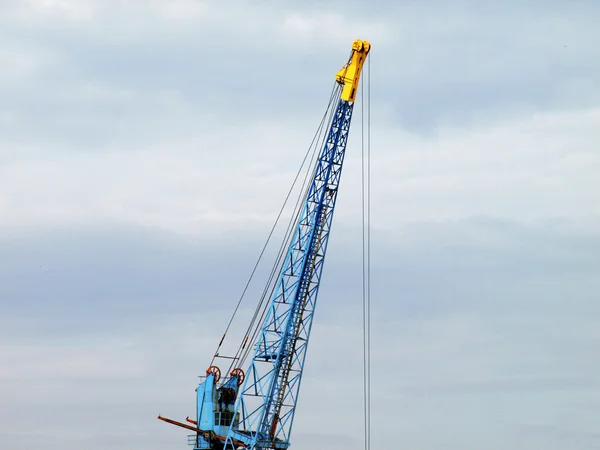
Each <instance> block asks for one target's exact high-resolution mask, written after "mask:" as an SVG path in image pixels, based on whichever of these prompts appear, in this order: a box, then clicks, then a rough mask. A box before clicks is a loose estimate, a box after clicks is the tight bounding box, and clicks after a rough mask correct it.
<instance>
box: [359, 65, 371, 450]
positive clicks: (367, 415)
mask: <svg viewBox="0 0 600 450" xmlns="http://www.w3.org/2000/svg"><path fill="white" fill-rule="evenodd" d="M370 61H371V59H370V58H369V61H367V68H368V74H367V75H368V77H367V89H368V90H367V103H366V105H367V119H366V122H367V133H366V135H367V145H366V152H365V94H364V92H365V89H364V84H365V83H364V78H363V79H362V80H361V84H362V89H361V188H362V190H361V218H362V305H363V409H364V410H363V414H364V444H365V450H369V449H370V448H371V64H370Z"/></svg>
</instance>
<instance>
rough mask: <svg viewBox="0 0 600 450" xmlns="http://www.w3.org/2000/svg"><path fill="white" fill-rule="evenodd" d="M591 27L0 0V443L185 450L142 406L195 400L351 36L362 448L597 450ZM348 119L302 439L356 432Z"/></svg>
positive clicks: (488, 15)
mask: <svg viewBox="0 0 600 450" xmlns="http://www.w3.org/2000/svg"><path fill="white" fill-rule="evenodd" d="M341 6H343V7H341ZM599 17H600V7H599V6H598V5H597V4H596V2H591V1H578V2H572V3H571V4H569V5H568V6H565V4H564V3H563V2H536V1H530V2H525V3H523V2H521V3H519V4H517V3H514V2H504V3H501V4H498V2H496V3H493V2H479V3H478V4H477V6H476V7H475V6H474V5H473V4H472V3H471V2H460V1H457V2H441V1H435V2H429V3H428V4H427V5H424V4H423V3H422V2H403V3H402V4H398V5H394V4H391V3H389V2H383V1H375V2H370V3H369V7H368V8H366V7H365V4H364V3H361V2H352V1H351V2H350V3H348V2H344V3H341V2H337V1H330V2H305V3H303V4H302V5H301V6H299V5H296V4H294V3H292V2H273V1H266V0H265V1H262V2H257V3H254V4H253V5H252V6H250V5H248V4H246V3H244V2H238V1H232V2H228V3H226V4H223V2H212V1H191V0H177V1H171V2H163V1H158V0H156V1H148V2H126V1H117V0H106V1H102V2H100V1H97V0H85V1H84V0H78V1H70V0H47V1H43V2H40V1H5V2H3V3H2V5H0V28H1V29H2V30H3V39H2V40H1V42H0V98H2V102H1V104H0V403H1V404H2V405H3V408H0V446H1V447H2V448H7V449H11V450H12V449H15V450H20V449H25V448H31V447H32V446H35V445H38V446H39V445H40V443H42V442H43V445H44V446H45V448H47V449H49V450H54V449H56V450H58V449H61V450H71V449H76V448H81V447H83V446H94V447H101V448H105V449H110V450H116V449H127V450H135V449H137V448H140V449H141V448H144V449H156V450H158V449H163V448H171V447H172V448H175V446H177V445H181V448H183V446H184V445H185V435H184V433H183V432H181V431H180V430H178V429H173V427H169V426H167V425H165V424H161V423H159V422H158V421H157V420H156V418H155V416H156V415H157V414H158V413H161V414H164V415H167V416H172V417H174V418H179V419H182V418H184V417H185V416H186V415H188V414H191V413H192V411H193V406H194V398H193V389H194V388H195V383H196V382H197V379H196V376H197V375H200V374H202V372H203V371H204V370H205V366H206V365H207V364H208V362H209V360H210V358H211V356H212V353H213V351H214V347H215V344H216V343H217V342H218V340H219V339H220V337H221V333H222V331H223V328H224V326H225V324H226V323H227V320H228V318H229V315H230V313H231V311H232V310H233V307H234V305H235V303H236V301H237V298H238V296H239V294H240V293H241V290H242V289H243V286H244V283H245V281H246V277H247V276H248V274H249V272H250V270H251V268H252V266H253V263H254V260H255V258H256V256H257V255H258V253H259V251H260V248H261V244H262V242H263V241H264V239H265V237H266V234H267V233H268V230H269V227H270V225H271V223H272V221H273V219H274V218H275V215H276V213H277V211H278V208H279V206H280V204H281V202H282V201H283V199H284V197H285V193H286V192H287V189H288V187H289V185H290V183H291V181H292V179H293V177H294V175H295V173H296V170H297V167H298V166H299V164H300V162H301V161H302V157H303V155H304V151H305V150H306V148H307V147H308V145H309V143H310V140H311V138H312V134H313V132H314V130H315V129H316V127H317V126H318V124H319V121H320V118H321V116H322V114H323V110H324V107H325V102H326V100H327V98H328V94H329V89H330V88H331V84H332V82H333V74H334V73H335V72H336V71H337V70H338V69H339V66H340V65H341V64H342V63H343V62H344V58H345V57H346V56H347V52H348V50H349V45H350V43H351V42H352V40H353V39H355V38H357V37H361V38H366V39H370V40H371V41H372V42H373V45H374V47H373V53H372V55H371V57H370V59H371V61H372V66H371V79H370V89H371V123H372V129H371V133H372V177H373V180H372V218H373V221H372V227H373V228H372V242H373V251H372V283H373V311H372V314H373V331H372V335H373V388H372V392H373V422H372V423H373V439H374V441H373V443H374V446H377V447H379V448H387V447H391V446H401V447H409V448H412V449H415V450H419V449H428V450H432V449H459V448H460V449H461V450H465V449H466V450H469V449H482V448H485V449H486V450H495V449H498V450H499V449H505V448H545V449H549V450H553V449H556V450H559V449H560V450H562V449H564V448H572V449H581V450H585V449H593V448H597V447H598V445H600V435H599V434H598V432H597V431H596V429H597V424H596V422H597V421H596V418H597V416H598V412H599V411H600V377H599V375H598V374H599V373H600V365H599V363H598V359H597V358H595V357H594V355H595V349H596V348H597V347H598V345H600V333H599V332H598V327H597V323H598V320H600V307H599V306H598V298H599V297H600V279H599V278H598V276H597V274H598V273H599V272H600V258H598V256H597V255H598V254H600V233H599V231H598V230H599V229H600V228H599V224H600V209H599V207H598V205H599V204H600V183H599V182H598V177H597V174H598V171H599V170H600V153H599V152H598V148H600V90H599V89H598V86H599V85H600V83H599V81H600V63H599V62H598V58H597V50H596V47H595V45H594V43H595V42H598V41H599V40H600V31H598V27H597V25H596V24H597V22H598V18H599ZM366 88H367V85H366V84H365V85H364V86H363V89H366ZM361 110H362V104H361V103H359V104H358V105H357V109H356V113H355V117H354V126H353V129H352V132H351V136H350V144H349V148H348V158H347V162H346V167H345V172H344V178H343V182H342V189H343V193H342V194H341V196H340V202H339V203H338V209H337V211H336V219H335V225H334V235H333V236H332V240H331V245H330V248H329V255H328V261H327V267H326V269H325V277H324V281H323V286H322V289H321V291H320V300H319V302H320V303H319V309H318V318H317V319H316V324H315V328H314V333H313V338H312V339H313V341H312V344H311V349H310V351H309V358H308V363H307V370H306V376H305V381H304V383H303V390H302V397H301V400H300V407H299V408H300V409H299V412H298V415H297V420H296V424H295V427H294V448H303V447H304V448H309V447H325V446H326V447H328V448H331V449H341V448H354V447H355V448H359V447H360V446H362V445H363V444H362V433H361V431H360V430H361V429H362V415H361V414H362V403H361V402H362V390H361V389H362V380H361V375H362V353H361V352H362V340H361V339H362V330H361V298H360V293H361V285H360V273H361V266H360V264H361V259H360V237H361V230H360V192H361V188H360V186H361V185H360V180H361V174H360V171H361V160H360V152H361V147H360V142H361V132H360V131H361V115H360V112H361ZM273 250H274V249H271V250H270V251H271V253H269V255H268V256H269V257H270V256H272V251H273ZM269 257H268V258H267V265H265V266H263V267H261V271H259V274H258V279H257V281H256V282H255V283H254V284H253V285H252V286H251V290H250V295H249V296H248V299H247V300H246V302H245V303H244V304H243V307H242V310H241V312H240V317H239V318H238V319H237V321H236V322H235V326H234V328H233V330H232V333H231V334H232V336H230V339H228V340H227V341H226V346H227V348H228V349H232V348H233V347H234V345H235V344H236V338H238V337H240V336H238V335H239V333H240V331H239V330H241V329H242V328H243V327H244V326H245V320H246V319H247V318H248V316H249V314H251V312H252V308H253V306H254V305H253V302H255V301H256V300H255V299H256V298H257V293H258V292H259V291H260V288H261V282H262V281H264V279H265V275H266V272H265V271H266V270H268V268H269V267H268V262H270V259H269Z"/></svg>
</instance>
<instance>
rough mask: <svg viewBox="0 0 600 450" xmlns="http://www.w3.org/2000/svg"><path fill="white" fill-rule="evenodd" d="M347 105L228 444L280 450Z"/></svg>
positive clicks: (339, 112) (312, 301)
mask: <svg viewBox="0 0 600 450" xmlns="http://www.w3.org/2000/svg"><path fill="white" fill-rule="evenodd" d="M353 106H354V104H353V103H351V102H347V101H345V100H340V101H339V103H338V105H337V108H336V111H335V115H334V117H333V119H332V123H331V126H330V129H329V132H328V135H327V140H326V143H325V145H324V147H323V149H322V151H321V153H320V156H319V160H318V163H317V165H316V169H315V172H314V174H313V179H312V184H311V186H310V188H309V191H308V196H307V198H306V200H305V204H304V207H303V210H302V213H301V215H300V218H299V220H298V223H297V227H296V230H295V233H294V237H293V239H292V242H291V245H290V247H289V251H288V254H287V258H286V261H285V263H284V266H283V269H282V272H281V274H280V276H279V279H278V281H277V285H276V288H275V290H274V295H273V298H272V299H271V303H270V305H269V309H268V313H267V315H266V317H265V320H264V323H263V326H262V329H261V332H260V335H259V339H258V341H257V343H256V348H255V353H254V357H253V360H252V363H251V366H250V368H249V370H248V373H247V374H246V378H245V382H244V384H243V387H242V389H241V391H240V392H241V395H239V398H238V400H237V403H236V406H235V413H236V414H240V422H239V425H238V426H237V427H236V426H234V424H233V423H232V424H231V426H230V427H229V429H228V431H227V436H226V437H227V441H226V445H225V447H226V448H228V449H229V448H235V446H234V444H233V442H232V440H237V441H241V442H243V443H245V444H246V445H247V447H248V448H250V449H276V448H277V449H280V448H281V449H285V448H287V447H288V446H289V445H290V433H291V430H292V424H293V420H294V414H295V412H296V405H297V401H298V393H299V389H300V383H301V380H302V372H303V369H304V361H305V358H306V350H307V346H308V341H309V337H310V330H311V327H312V321H313V314H314V311H315V306H316V301H317V293H318V290H319V284H320V281H321V273H322V270H323V263H324V260H325V252H326V249H327V243H328V241H329V233H330V230H331V222H332V219H333V212H334V208H335V204H336V199H337V193H338V186H339V183H340V176H341V172H342V165H343V161H344V155H345V150H346V143H347V140H348V133H349V129H350V121H351V119H352V110H353Z"/></svg>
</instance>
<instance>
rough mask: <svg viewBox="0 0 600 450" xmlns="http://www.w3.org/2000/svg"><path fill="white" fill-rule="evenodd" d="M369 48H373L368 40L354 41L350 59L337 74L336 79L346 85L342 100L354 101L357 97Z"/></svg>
mask: <svg viewBox="0 0 600 450" xmlns="http://www.w3.org/2000/svg"><path fill="white" fill-rule="evenodd" d="M369 50H371V44H370V43H369V42H368V41H361V40H360V39H357V40H355V41H354V42H353V43H352V55H350V59H349V60H348V62H347V63H346V65H345V66H344V67H342V69H341V70H340V71H339V72H338V73H337V75H336V76H335V79H336V81H337V82H338V83H340V84H342V85H343V86H344V88H343V89H342V95H341V98H342V100H346V101H348V102H353V101H354V99H355V98H356V91H357V90H358V82H359V80H360V74H361V72H362V67H363V64H364V63H365V60H366V59H367V54H368V53H369Z"/></svg>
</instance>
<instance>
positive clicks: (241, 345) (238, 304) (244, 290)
mask: <svg viewBox="0 0 600 450" xmlns="http://www.w3.org/2000/svg"><path fill="white" fill-rule="evenodd" d="M335 91H336V85H334V87H333V89H332V92H331V95H330V101H329V104H328V107H327V109H326V111H325V113H324V114H323V117H322V119H321V123H320V125H319V128H318V129H317V132H316V133H315V135H314V136H313V138H312V141H311V144H310V146H309V148H308V150H307V152H306V154H305V156H304V159H303V160H302V164H301V165H300V168H299V169H298V172H297V173H296V176H295V178H294V180H293V182H292V185H291V187H290V189H289V191H288V193H287V195H286V198H285V200H284V203H283V205H282V207H281V209H280V211H279V213H278V215H277V217H276V219H275V223H274V224H273V226H272V228H271V230H270V232H269V234H268V236H267V240H266V242H265V244H264V245H263V247H262V250H261V252H260V254H259V257H258V259H257V261H256V263H255V265H254V267H253V269H252V272H251V274H250V277H249V278H248V281H247V282H246V285H245V287H244V289H243V291H242V294H241V296H240V298H239V300H238V302H237V305H236V307H235V309H234V312H233V314H232V316H231V318H230V320H229V322H228V324H227V327H226V329H225V332H224V333H223V337H222V338H221V341H220V342H219V345H218V346H217V349H216V351H215V353H214V355H213V358H212V361H211V365H212V364H213V363H214V360H215V358H216V357H217V356H218V354H219V350H220V348H221V346H222V345H223V342H224V340H225V337H226V335H227V332H228V331H229V329H230V327H231V324H232V323H233V320H234V319H235V316H236V314H237V312H238V310H239V308H240V305H241V303H242V301H243V299H244V297H245V295H246V292H247V291H248V287H249V286H250V283H251V282H252V280H253V278H254V275H255V273H256V270H257V268H258V266H259V264H260V262H261V260H262V257H263V255H264V253H265V251H266V248H267V246H268V244H269V242H270V240H271V237H272V236H273V234H274V231H275V229H276V227H277V225H278V223H279V220H280V218H281V216H282V214H283V211H284V209H285V207H286V205H287V203H288V201H289V198H290V196H291V194H292V192H293V190H294V187H295V186H296V184H297V181H298V178H299V176H300V174H301V173H302V169H303V167H304V166H305V164H306V161H307V159H308V157H309V155H310V154H311V149H312V148H313V146H314V148H318V147H317V146H315V145H314V144H315V142H318V139H319V136H320V134H321V133H322V129H323V126H324V123H326V119H327V115H328V112H329V109H330V105H331V99H332V98H333V96H334V95H335ZM313 159H314V150H313V156H312V157H311V163H312V160H313ZM309 167H310V165H309ZM308 172H310V171H308ZM305 180H306V177H305ZM304 184H305V183H303V185H304ZM300 193H301V194H302V190H301V191H300ZM301 194H300V195H301ZM297 205H298V202H297V203H296V208H297ZM288 228H289V226H288ZM284 243H285V239H284ZM280 251H281V249H280ZM276 265H277V264H276ZM276 265H275V266H276ZM267 286H268V284H267ZM263 302H264V297H263V298H262V299H261V302H260V304H259V306H258V308H257V310H256V311H255V314H254V317H253V320H252V321H251V323H250V326H249V330H250V329H251V327H252V326H253V324H254V322H255V319H256V316H257V314H258V311H259V310H260V309H261V306H262V303H263ZM247 336H248V334H246V335H245V337H243V339H242V344H240V347H239V348H238V352H236V353H239V351H240V349H243V348H244V347H245V341H247V339H246V337H247ZM237 357H239V355H238V354H236V357H234V359H233V360H232V363H231V364H232V366H233V365H234V364H235V361H236V359H237ZM231 368H232V367H230V369H231Z"/></svg>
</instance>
